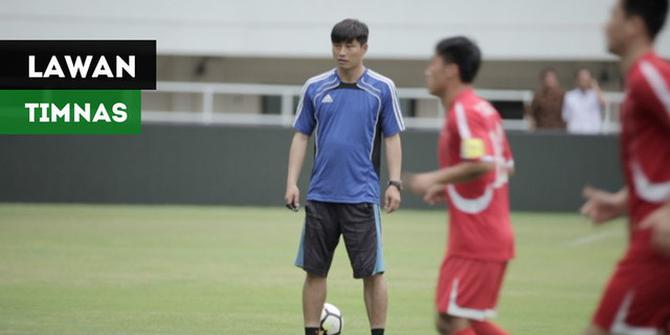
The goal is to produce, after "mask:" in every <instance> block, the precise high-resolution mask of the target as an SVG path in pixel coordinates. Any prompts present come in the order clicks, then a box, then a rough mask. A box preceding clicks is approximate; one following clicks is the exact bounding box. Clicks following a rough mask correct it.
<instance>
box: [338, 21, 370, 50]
mask: <svg viewBox="0 0 670 335" xmlns="http://www.w3.org/2000/svg"><path fill="white" fill-rule="evenodd" d="M368 33H369V31H368V26H367V25H366V24H365V23H363V22H361V21H358V20H356V19H344V20H342V21H340V22H338V23H337V24H336V25H335V26H334V27H333V31H332V32H331V33H330V41H331V42H333V43H342V42H344V43H350V42H353V41H354V40H356V41H358V43H360V44H361V45H363V44H365V43H367V42H368Z"/></svg>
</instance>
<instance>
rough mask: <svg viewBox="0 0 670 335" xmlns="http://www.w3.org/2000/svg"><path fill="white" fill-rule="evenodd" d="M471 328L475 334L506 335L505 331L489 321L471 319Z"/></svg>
mask: <svg viewBox="0 0 670 335" xmlns="http://www.w3.org/2000/svg"><path fill="white" fill-rule="evenodd" d="M471 324H472V329H474V330H475V333H477V335H507V332H506V331H504V330H503V329H502V328H500V327H499V326H498V325H496V324H495V323H493V322H491V321H472V322H471Z"/></svg>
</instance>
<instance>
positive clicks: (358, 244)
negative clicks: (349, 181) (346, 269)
mask: <svg viewBox="0 0 670 335" xmlns="http://www.w3.org/2000/svg"><path fill="white" fill-rule="evenodd" d="M340 208H341V210H340V211H339V215H340V229H341V231H342V236H343V237H344V243H345V245H346V247H347V253H348V254H349V260H350V262H351V267H352V269H353V271H354V278H358V279H360V278H363V296H364V300H365V307H366V309H367V312H368V320H369V321H370V328H371V329H372V330H373V331H372V333H373V334H375V335H376V334H383V330H384V328H385V326H386V312H387V305H388V292H387V286H386V280H385V279H384V276H383V274H384V256H383V247H382V232H381V219H380V211H379V206H377V205H376V204H368V203H362V204H352V205H342V206H341V207H340Z"/></svg>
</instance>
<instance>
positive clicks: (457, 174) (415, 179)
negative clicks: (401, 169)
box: [407, 161, 495, 196]
mask: <svg viewBox="0 0 670 335" xmlns="http://www.w3.org/2000/svg"><path fill="white" fill-rule="evenodd" d="M494 169H495V164H494V163H492V162H484V161H464V162H461V163H458V164H456V165H454V166H450V167H446V168H443V169H439V170H434V171H430V172H424V173H417V174H414V175H408V176H407V181H408V183H407V184H408V187H409V188H410V190H411V191H412V192H413V193H415V194H417V195H422V196H423V195H425V193H426V192H427V191H428V190H429V189H431V188H438V187H444V186H445V185H446V184H456V183H462V182H466V181H470V180H474V179H477V178H479V177H480V176H482V175H484V174H485V173H487V172H489V171H493V170H494Z"/></svg>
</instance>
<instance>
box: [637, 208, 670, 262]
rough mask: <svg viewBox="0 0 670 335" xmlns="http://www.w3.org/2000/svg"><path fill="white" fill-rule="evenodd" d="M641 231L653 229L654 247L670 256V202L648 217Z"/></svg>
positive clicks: (643, 221) (652, 241)
mask: <svg viewBox="0 0 670 335" xmlns="http://www.w3.org/2000/svg"><path fill="white" fill-rule="evenodd" d="M640 229H651V230H652V235H651V243H652V245H653V246H654V247H655V248H656V250H658V251H659V252H661V253H662V254H664V255H666V256H670V200H668V201H667V202H666V203H665V205H664V206H662V207H660V208H658V209H656V210H655V211H653V212H651V213H650V214H649V215H647V217H646V218H644V220H642V222H641V223H640Z"/></svg>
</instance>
